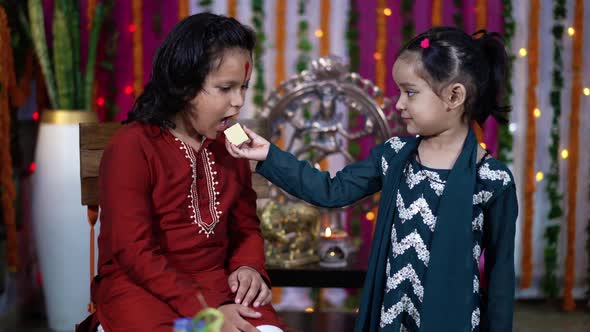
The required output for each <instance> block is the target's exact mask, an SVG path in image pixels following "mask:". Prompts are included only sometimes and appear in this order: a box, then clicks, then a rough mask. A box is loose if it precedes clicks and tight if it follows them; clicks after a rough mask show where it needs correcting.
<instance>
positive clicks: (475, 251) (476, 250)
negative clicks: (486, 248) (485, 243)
mask: <svg viewBox="0 0 590 332" xmlns="http://www.w3.org/2000/svg"><path fill="white" fill-rule="evenodd" d="M480 256H481V247H480V246H479V244H476V245H475V246H473V258H474V259H475V261H476V262H479V257H480Z"/></svg>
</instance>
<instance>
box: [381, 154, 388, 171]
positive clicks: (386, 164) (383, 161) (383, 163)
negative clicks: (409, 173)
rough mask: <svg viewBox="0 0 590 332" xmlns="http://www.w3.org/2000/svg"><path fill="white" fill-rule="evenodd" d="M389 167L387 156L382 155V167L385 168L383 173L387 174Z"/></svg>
mask: <svg viewBox="0 0 590 332" xmlns="http://www.w3.org/2000/svg"><path fill="white" fill-rule="evenodd" d="M388 168H389V164H388V163H387V160H385V157H381V169H382V170H383V175H386V174H387V169H388Z"/></svg>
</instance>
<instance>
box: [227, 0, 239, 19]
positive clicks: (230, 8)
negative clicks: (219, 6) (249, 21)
mask: <svg viewBox="0 0 590 332" xmlns="http://www.w3.org/2000/svg"><path fill="white" fill-rule="evenodd" d="M227 16H229V17H233V18H237V17H238V0H227Z"/></svg>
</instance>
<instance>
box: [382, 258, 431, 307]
mask: <svg viewBox="0 0 590 332" xmlns="http://www.w3.org/2000/svg"><path fill="white" fill-rule="evenodd" d="M387 271H388V273H387V283H386V286H385V292H386V293H389V292H390V291H391V290H393V289H396V288H397V287H398V286H399V285H400V284H401V283H402V282H404V281H405V280H408V281H409V282H411V283H412V287H413V288H414V294H416V296H417V297H418V299H419V300H420V302H422V299H423V298H424V287H422V282H421V281H420V278H419V277H418V274H417V273H416V271H415V270H414V268H413V267H412V264H409V263H408V265H406V266H405V267H403V268H402V269H401V270H399V271H397V272H396V273H395V274H394V275H390V271H391V264H390V263H389V260H387Z"/></svg>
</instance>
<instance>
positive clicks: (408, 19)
mask: <svg viewBox="0 0 590 332" xmlns="http://www.w3.org/2000/svg"><path fill="white" fill-rule="evenodd" d="M402 21H403V23H402V41H403V43H404V44H405V43H406V42H407V41H409V40H410V39H412V37H414V35H415V34H416V30H415V27H414V1H413V0H402Z"/></svg>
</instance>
